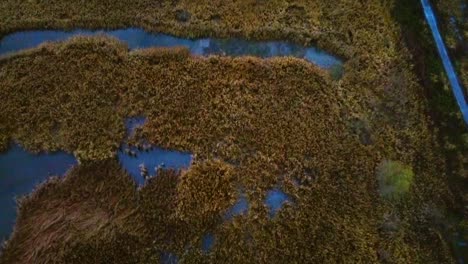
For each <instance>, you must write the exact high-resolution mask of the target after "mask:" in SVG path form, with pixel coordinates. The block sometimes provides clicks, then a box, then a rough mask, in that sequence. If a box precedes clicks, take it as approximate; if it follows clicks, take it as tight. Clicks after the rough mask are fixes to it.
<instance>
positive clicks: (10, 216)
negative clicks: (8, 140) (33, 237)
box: [0, 145, 77, 241]
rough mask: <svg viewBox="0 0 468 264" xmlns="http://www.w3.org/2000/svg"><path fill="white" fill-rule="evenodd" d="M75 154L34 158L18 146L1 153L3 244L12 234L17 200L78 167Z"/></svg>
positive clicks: (1, 234)
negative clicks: (55, 177) (51, 179)
mask: <svg viewBox="0 0 468 264" xmlns="http://www.w3.org/2000/svg"><path fill="white" fill-rule="evenodd" d="M76 163H77V162H76V159H75V158H74V157H73V155H70V154H67V153H64V152H57V153H48V154H45V153H41V154H38V155H33V154H30V153H28V152H27V151H25V150H23V149H22V148H21V147H19V146H18V145H13V146H12V147H11V148H10V149H9V150H8V151H7V152H3V153H0V241H1V240H2V239H5V238H6V237H7V236H9V234H10V233H11V231H12V229H13V226H14V223H15V218H16V202H15V197H19V196H22V195H25V194H29V193H30V192H31V191H32V190H33V189H34V187H35V186H37V184H38V183H41V182H43V181H45V180H46V179H47V178H48V177H49V176H51V175H63V174H64V173H65V172H66V171H67V170H68V169H70V168H71V167H72V166H73V165H75V164H76Z"/></svg>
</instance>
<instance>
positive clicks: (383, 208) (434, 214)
mask: <svg viewBox="0 0 468 264" xmlns="http://www.w3.org/2000/svg"><path fill="white" fill-rule="evenodd" d="M398 2H401V1H398ZM398 4H400V3H395V2H394V1H390V0H386V1H373V0H372V1H371V0H369V1H354V0H340V1H338V0H336V1H300V0H298V1H276V0H275V1H253V0H252V1H250V0H243V1H232V2H226V1H215V2H213V1H197V2H196V3H195V2H193V1H183V0H181V1H159V2H155V1H144V0H132V1H130V2H128V1H112V3H111V1H89V2H87V3H86V4H79V3H78V2H72V1H65V0H54V1H52V2H45V1H27V2H20V1H15V0H6V1H2V3H0V21H1V23H0V32H2V34H7V33H9V32H13V31H17V30H23V29H33V28H38V29H40V28H49V27H51V28H75V27H87V28H102V27H106V28H115V27H128V26H139V27H143V28H145V29H147V30H149V31H161V32H166V33H172V34H176V35H180V36H182V35H183V36H190V37H202V36H217V37H244V38H250V39H287V40H290V41H294V42H297V43H301V44H310V43H311V42H316V43H317V44H318V45H319V46H320V47H322V48H325V49H326V50H329V51H331V52H333V53H335V54H337V55H339V56H341V57H343V58H344V59H345V64H344V65H343V68H344V71H345V74H344V75H342V76H341V70H342V69H335V70H334V71H333V72H336V74H332V76H330V74H329V73H328V72H326V71H324V70H323V69H320V68H318V67H316V66H314V65H313V64H310V63H308V62H307V61H305V60H301V59H296V58H289V57H287V58H271V59H261V58H254V57H239V58H232V57H225V56H210V57H207V58H204V57H197V56H193V55H190V52H189V50H187V49H183V48H171V49H167V48H150V49H143V50H137V51H129V49H128V47H127V46H126V45H125V44H124V43H121V42H119V41H117V40H116V39H112V38H107V37H103V36H99V37H76V38H73V39H70V40H67V41H65V42H62V43H48V44H44V45H41V46H40V47H38V48H35V49H31V50H27V51H23V52H20V53H17V54H13V55H10V56H8V57H4V58H1V59H0V98H2V104H1V105H0V120H2V122H0V146H1V147H3V149H6V148H7V147H8V143H9V142H10V141H11V140H14V141H17V142H19V143H21V144H22V145H23V146H24V147H25V148H27V149H28V150H30V151H33V152H37V151H41V150H47V151H54V150H65V151H68V152H71V153H74V154H75V156H76V157H77V158H79V160H80V164H79V165H78V166H76V167H74V169H73V170H72V171H70V172H69V173H68V174H67V176H66V177H64V178H52V179H50V180H48V181H47V182H46V183H44V184H42V185H41V186H39V187H38V189H37V190H36V191H35V192H34V193H32V194H31V195H29V196H27V197H24V198H23V199H21V200H20V203H19V216H18V219H17V225H16V227H15V231H14V233H13V234H12V236H11V238H10V239H9V241H8V242H7V243H6V244H5V246H4V248H3V250H2V254H1V255H0V263H2V264H3V263H31V262H38V263H46V262H48V263H87V262H95V263H108V262H114V263H152V262H159V261H164V260H166V259H168V258H169V259H178V260H179V262H182V263H185V262H187V263H204V262H208V263H285V262H287V261H290V260H291V259H293V260H295V261H297V262H298V263H304V262H308V263H310V262H312V263H334V262H347V263H356V262H361V263H375V262H382V263H451V262H453V261H454V254H453V252H452V248H451V247H450V245H449V243H448V242H447V240H446V239H444V230H443V228H441V227H440V226H441V225H443V223H444V218H443V215H444V214H445V213H446V212H448V211H456V210H459V209H460V206H461V205H462V204H463V202H464V201H463V200H462V199H463V196H464V191H465V190H463V188H462V187H461V186H457V184H454V182H455V181H456V182H463V176H464V175H465V167H464V166H466V160H464V158H465V157H466V156H464V155H463V154H464V151H465V150H466V145H463V143H460V142H461V141H458V138H463V134H464V133H465V132H466V131H465V132H461V131H463V130H462V127H463V123H462V120H461V118H460V115H459V114H458V115H457V112H456V111H457V109H456V107H455V108H453V105H454V104H455V103H454V100H453V98H452V97H449V96H447V95H446V93H445V92H440V93H438V94H436V96H434V93H435V92H434V91H435V88H434V87H435V84H434V83H430V84H429V85H425V83H424V80H425V79H424V80H421V76H422V75H420V73H421V72H423V73H425V71H422V70H421V68H419V67H418V64H417V63H416V65H415V66H413V65H412V64H413V63H414V62H413V60H412V59H411V56H410V52H413V50H414V49H413V47H414V46H411V45H410V44H408V43H409V42H408V41H407V40H408V38H407V36H408V32H404V31H403V30H401V29H400V27H399V25H403V24H404V23H405V21H404V20H403V19H401V18H399V17H398V16H395V15H394V14H393V13H392V12H391V11H392V10H394V8H395V9H396V8H402V10H406V11H407V10H411V8H414V6H413V5H411V4H414V3H409V2H408V3H407V4H406V5H402V6H399V5H398ZM405 8H406V9H405ZM19 10H21V11H19ZM418 19H420V18H418ZM415 21H419V22H420V20H415ZM415 27H421V28H423V29H424V24H417V25H416V26H415ZM425 30H426V33H427V29H425ZM410 33H411V32H410ZM423 33H424V30H421V32H419V33H418V34H421V36H423V37H424V36H425V35H423ZM413 34H416V33H414V32H413ZM417 37H419V36H418V35H417V36H416V38H415V39H418V38H417ZM414 57H415V58H416V59H420V58H422V59H424V58H423V57H418V56H414ZM427 59H432V58H429V57H428V58H427ZM428 65H430V66H431V67H432V68H430V69H429V71H432V73H433V74H434V75H435V76H438V77H437V78H435V79H437V80H439V81H440V83H447V81H446V79H444V78H443V77H441V76H443V72H442V73H441V72H440V71H438V69H440V68H441V67H440V64H437V63H436V62H434V63H433V64H428ZM335 75H336V76H339V77H341V78H334V77H335ZM418 78H419V79H418ZM438 87H440V86H438ZM449 92H450V91H449ZM440 98H441V99H440ZM439 99H440V100H439ZM442 99H443V100H442ZM434 113H436V114H434ZM130 116H145V117H146V118H147V122H146V123H145V124H144V125H143V126H142V127H141V128H139V129H137V130H136V131H135V133H134V135H133V136H132V137H131V138H130V139H128V144H131V145H133V146H137V145H138V144H140V143H142V142H148V143H150V144H153V145H156V146H161V147H163V148H167V149H175V150H180V151H185V152H190V153H193V154H194V155H195V158H194V162H193V163H192V166H191V167H190V168H188V169H187V170H183V171H173V170H160V171H158V176H157V177H153V178H151V179H150V180H148V181H147V182H146V184H145V185H144V186H143V187H142V188H140V189H138V188H137V185H136V183H135V182H134V181H133V180H132V179H131V177H130V175H129V174H128V173H126V172H125V171H124V170H123V169H121V167H120V166H119V164H118V162H117V159H116V157H115V156H116V153H117V151H118V148H119V146H120V144H121V142H122V140H124V138H125V134H126V133H125V120H126V118H127V117H130ZM437 116H449V117H450V120H449V121H447V122H451V123H450V124H446V125H445V126H444V125H443V124H442V123H443V122H444V121H442V119H441V118H437ZM447 127H450V128H453V131H457V134H455V135H456V138H457V140H452V139H447V138H446V137H447V132H446V131H448V128H447ZM447 142H451V144H452V145H453V146H454V147H452V148H448V147H447ZM447 155H450V156H447ZM448 157H450V159H449V158H448ZM387 176H388V177H389V178H390V179H392V180H383V181H380V182H383V183H384V185H385V186H386V187H387V185H388V184H390V185H392V184H393V185H394V184H396V185H395V186H391V187H392V188H391V189H392V190H398V194H401V193H404V195H403V196H401V199H385V197H384V196H385V195H383V196H382V192H381V189H379V187H381V186H382V184H380V185H379V179H386V177H387ZM454 179H455V180H454ZM272 190H273V192H274V191H275V190H276V191H277V192H280V191H281V192H282V193H283V194H280V195H279V196H277V197H279V198H280V203H281V204H282V206H281V208H278V210H277V211H275V215H274V217H271V211H270V207H269V206H268V200H269V199H271V197H270V196H271V194H272V193H271V192H272ZM385 193H387V192H385ZM277 195H278V194H277ZM398 196H399V197H400V195H398ZM268 197H270V198H268ZM273 200H275V199H273ZM284 200H287V202H284V203H283V202H282V201H284ZM265 201H267V202H265ZM246 207H247V209H245V208H246ZM236 208H237V209H236ZM234 209H236V210H234ZM236 211H237V212H236ZM226 216H229V217H226ZM226 218H230V219H226ZM441 223H442V224H441ZM207 234H209V236H212V238H214V242H210V243H212V245H211V246H210V247H209V250H206V249H205V248H204V246H203V245H204V244H205V243H206V239H207V238H206V236H207ZM208 240H210V238H208Z"/></svg>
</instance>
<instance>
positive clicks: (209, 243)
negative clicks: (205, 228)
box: [202, 234, 215, 253]
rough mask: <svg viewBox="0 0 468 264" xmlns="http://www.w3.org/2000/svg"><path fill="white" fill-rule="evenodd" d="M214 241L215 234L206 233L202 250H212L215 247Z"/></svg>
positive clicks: (206, 251)
mask: <svg viewBox="0 0 468 264" xmlns="http://www.w3.org/2000/svg"><path fill="white" fill-rule="evenodd" d="M214 243H215V237H214V236H213V234H206V235H205V236H204V237H203V239H202V250H203V251H204V252H205V253H208V251H210V250H211V249H212V248H213V246H214Z"/></svg>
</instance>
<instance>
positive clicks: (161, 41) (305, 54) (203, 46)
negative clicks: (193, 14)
mask: <svg viewBox="0 0 468 264" xmlns="http://www.w3.org/2000/svg"><path fill="white" fill-rule="evenodd" d="M77 35H85V36H90V35H110V36H113V37H115V38H117V39H119V40H121V41H123V42H125V43H127V45H128V47H129V48H130V49H132V50H133V49H143V48H149V47H176V46H183V47H187V48H189V49H190V52H191V53H192V54H194V55H210V54H218V55H227V56H246V55H250V56H258V57H262V58H270V57H279V56H293V57H298V58H304V59H306V60H307V61H309V62H312V63H314V64H316V65H318V66H320V67H322V68H327V69H328V68H331V67H333V66H336V65H340V64H342V61H341V60H340V59H339V58H337V57H335V56H333V55H331V54H329V53H327V52H325V51H323V50H320V49H317V48H315V47H302V46H299V45H296V44H292V43H288V42H285V41H265V42H259V41H247V40H242V39H212V38H203V39H184V38H177V37H174V36H171V35H167V34H151V33H147V32H145V31H144V30H141V29H136V28H129V29H121V30H100V31H90V30H73V31H52V30H39V31H24V32H17V33H13V34H10V35H8V36H6V37H4V38H3V39H2V40H1V42H0V55H4V54H8V53H12V52H18V51H21V50H24V49H29V48H34V47H37V46H38V45H40V44H42V43H44V42H48V41H62V40H66V39H68V38H70V37H73V36H77Z"/></svg>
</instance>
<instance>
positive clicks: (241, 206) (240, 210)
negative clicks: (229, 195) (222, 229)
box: [224, 194, 249, 220]
mask: <svg viewBox="0 0 468 264" xmlns="http://www.w3.org/2000/svg"><path fill="white" fill-rule="evenodd" d="M248 211H249V201H248V200H247V198H246V197H245V195H244V194H241V195H240V197H239V199H238V200H237V202H236V203H235V204H234V205H233V206H232V207H231V208H229V210H228V211H227V213H226V215H225V216H224V218H225V219H226V220H231V219H232V218H233V217H234V216H237V215H245V214H247V212H248Z"/></svg>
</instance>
